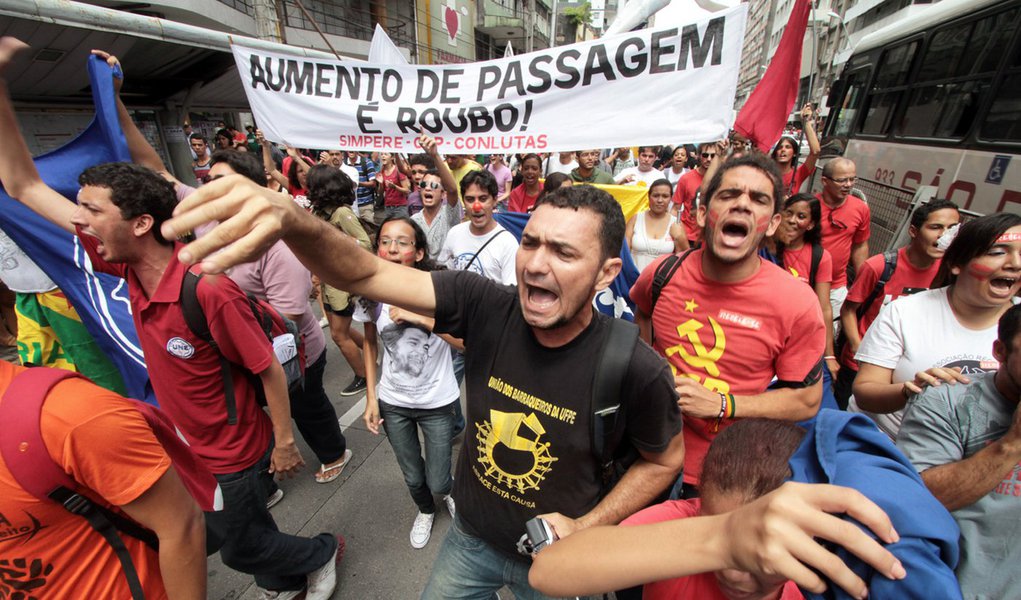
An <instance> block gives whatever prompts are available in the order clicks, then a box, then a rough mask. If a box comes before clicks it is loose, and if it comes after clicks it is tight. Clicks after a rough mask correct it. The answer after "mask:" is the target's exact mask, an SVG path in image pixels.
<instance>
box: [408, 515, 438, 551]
mask: <svg viewBox="0 0 1021 600" xmlns="http://www.w3.org/2000/svg"><path fill="white" fill-rule="evenodd" d="M434 518H436V514H435V513H434V514H429V515H427V514H425V513H421V512H420V513H418V516H417V517H415V524H414V525H412V526H411V547H412V548H425V545H426V544H428V543H429V537H430V536H431V535H432V532H433V519H434Z"/></svg>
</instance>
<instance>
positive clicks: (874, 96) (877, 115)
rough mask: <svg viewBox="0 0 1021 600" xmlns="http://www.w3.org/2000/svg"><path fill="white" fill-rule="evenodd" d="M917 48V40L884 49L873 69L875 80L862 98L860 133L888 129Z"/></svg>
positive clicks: (880, 132)
mask: <svg viewBox="0 0 1021 600" xmlns="http://www.w3.org/2000/svg"><path fill="white" fill-rule="evenodd" d="M917 51H918V41H917V40H916V41H913V42H910V43H907V44H901V45H899V46H895V47H893V48H890V49H889V50H887V51H886V52H884V53H883V58H882V60H881V61H880V63H879V68H878V69H877V70H876V81H875V83H873V85H872V89H871V90H870V91H869V97H868V98H867V99H866V101H865V119H864V120H863V121H862V124H861V125H860V126H859V131H860V132H861V133H864V134H873V135H883V134H886V133H888V132H889V131H890V124H891V122H892V121H893V114H894V111H895V110H896V109H897V104H898V102H899V100H900V98H901V96H902V95H903V93H904V90H905V89H906V86H905V84H906V83H907V79H908V73H910V71H911V64H912V62H913V59H914V57H915V53H916V52H917Z"/></svg>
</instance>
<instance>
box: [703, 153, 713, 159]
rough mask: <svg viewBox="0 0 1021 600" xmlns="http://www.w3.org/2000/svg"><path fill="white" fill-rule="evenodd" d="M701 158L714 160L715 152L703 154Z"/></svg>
mask: <svg viewBox="0 0 1021 600" xmlns="http://www.w3.org/2000/svg"><path fill="white" fill-rule="evenodd" d="M702 158H716V153H715V152H703V153H702Z"/></svg>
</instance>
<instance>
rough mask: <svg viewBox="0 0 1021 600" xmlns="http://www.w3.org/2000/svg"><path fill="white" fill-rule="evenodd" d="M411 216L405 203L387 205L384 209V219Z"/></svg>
mask: <svg viewBox="0 0 1021 600" xmlns="http://www.w3.org/2000/svg"><path fill="white" fill-rule="evenodd" d="M409 216H411V215H410V214H408V205H407V204H405V205H404V206H387V207H386V208H385V209H383V218H384V219H389V218H390V217H409Z"/></svg>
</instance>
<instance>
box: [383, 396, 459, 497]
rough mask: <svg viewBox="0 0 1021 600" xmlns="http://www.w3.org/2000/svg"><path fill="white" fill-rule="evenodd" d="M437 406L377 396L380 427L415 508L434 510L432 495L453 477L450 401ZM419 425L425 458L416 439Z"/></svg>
mask: <svg viewBox="0 0 1021 600" xmlns="http://www.w3.org/2000/svg"><path fill="white" fill-rule="evenodd" d="M456 403H457V401H455V402H452V403H450V404H448V405H447V406H441V407H439V408H424V409H423V408H405V407H403V406H394V405H392V404H387V403H386V402H384V401H383V400H379V416H380V417H382V418H383V429H384V430H385V431H386V437H387V439H389V440H390V445H391V446H392V447H393V449H394V456H396V457H397V464H398V465H400V467H401V472H402V473H404V483H405V484H407V486H408V491H409V492H411V499H412V500H414V501H415V504H416V505H418V510H419V512H423V513H426V514H432V513H435V512H436V502H435V500H434V498H433V495H434V494H436V495H440V496H445V495H446V494H449V493H450V488H451V487H453V483H454V480H453V478H451V476H450V454H451V443H450V439H451V438H452V437H454V404H456ZM419 428H421V429H422V437H423V438H424V440H425V460H423V459H422V447H421V444H420V443H419V441H418V430H419Z"/></svg>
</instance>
